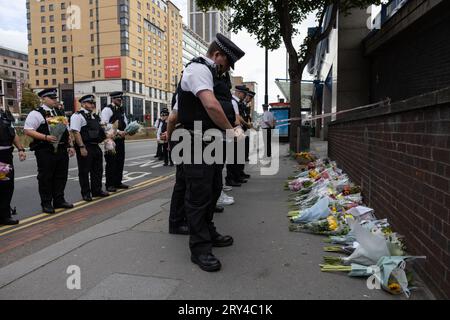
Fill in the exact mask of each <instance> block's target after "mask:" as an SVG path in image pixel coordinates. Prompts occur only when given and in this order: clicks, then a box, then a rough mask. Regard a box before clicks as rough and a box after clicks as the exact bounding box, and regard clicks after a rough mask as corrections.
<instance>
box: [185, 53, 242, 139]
mask: <svg viewBox="0 0 450 320" xmlns="http://www.w3.org/2000/svg"><path fill="white" fill-rule="evenodd" d="M191 63H201V64H203V65H205V66H207V67H208V69H209V70H210V71H211V73H212V76H213V81H214V88H213V89H214V96H215V97H216V99H217V100H218V101H219V103H220V105H221V106H222V109H223V111H224V113H225V115H226V117H227V119H228V121H230V123H231V124H232V125H233V124H234V122H235V121H236V115H235V113H234V109H233V104H232V102H231V100H232V95H231V91H230V89H231V80H230V76H229V74H228V73H227V74H226V75H225V76H220V75H219V74H218V73H217V70H216V69H215V68H213V67H212V66H210V65H209V64H208V63H207V62H206V61H205V59H203V58H201V57H197V58H194V59H192V60H191V62H190V63H189V64H191ZM189 64H188V65H189ZM188 65H187V66H188ZM187 66H186V67H187ZM177 93H178V122H179V123H180V124H181V125H182V126H183V127H184V128H185V129H188V130H193V129H194V121H201V122H202V130H203V131H206V130H208V129H213V128H215V129H220V128H219V127H217V126H216V124H215V123H214V122H213V121H212V120H211V118H210V117H209V115H208V113H207V112H206V110H205V108H204V107H203V105H202V103H201V101H200V99H199V98H198V97H196V96H195V95H194V94H193V93H192V92H190V91H184V90H183V89H182V88H181V81H180V83H179V85H178V88H177Z"/></svg>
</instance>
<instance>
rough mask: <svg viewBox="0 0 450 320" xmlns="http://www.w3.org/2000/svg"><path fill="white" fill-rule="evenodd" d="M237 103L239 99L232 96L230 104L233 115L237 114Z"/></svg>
mask: <svg viewBox="0 0 450 320" xmlns="http://www.w3.org/2000/svg"><path fill="white" fill-rule="evenodd" d="M237 101H239V98H238V97H236V96H235V95H233V99H231V103H233V109H234V113H235V114H239V105H238V103H237Z"/></svg>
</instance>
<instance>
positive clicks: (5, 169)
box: [0, 162, 12, 181]
mask: <svg viewBox="0 0 450 320" xmlns="http://www.w3.org/2000/svg"><path fill="white" fill-rule="evenodd" d="M11 171H12V167H11V166H10V165H9V164H6V163H3V162H0V181H8V180H9V178H8V174H9V173H10V172H11Z"/></svg>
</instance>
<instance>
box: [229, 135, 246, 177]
mask: <svg viewBox="0 0 450 320" xmlns="http://www.w3.org/2000/svg"><path fill="white" fill-rule="evenodd" d="M240 149H241V148H238V142H237V140H236V139H235V140H234V159H233V163H229V164H227V165H226V168H227V175H226V176H225V180H226V181H227V182H228V181H231V180H234V181H239V180H241V178H242V177H241V176H242V173H243V171H244V167H245V164H239V163H238V152H239V151H240ZM225 150H226V149H225Z"/></svg>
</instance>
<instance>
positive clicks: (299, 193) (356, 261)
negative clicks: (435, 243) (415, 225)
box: [285, 152, 425, 298]
mask: <svg viewBox="0 0 450 320" xmlns="http://www.w3.org/2000/svg"><path fill="white" fill-rule="evenodd" d="M294 158H295V159H296V160H297V162H298V163H299V170H298V171H296V174H295V176H292V177H290V178H289V179H288V181H286V183H285V189H286V190H289V191H290V192H291V193H290V195H289V201H288V202H289V206H290V210H291V211H289V213H288V217H289V219H290V225H289V230H290V231H293V232H308V233H313V234H319V235H323V236H326V238H325V240H324V241H325V242H326V243H327V246H325V247H324V251H325V252H327V255H326V256H324V261H323V264H320V265H319V266H320V269H321V271H323V272H346V273H348V275H349V276H351V277H364V278H370V279H369V280H371V281H372V282H373V283H375V285H377V284H378V285H379V287H380V288H382V289H384V290H386V291H387V292H389V293H391V294H395V295H398V294H404V295H405V296H406V297H408V298H409V296H410V291H411V290H412V289H414V287H413V281H412V280H413V279H412V272H411V269H410V262H411V261H412V260H414V259H418V258H425V257H414V256H409V255H408V254H407V251H406V246H405V243H404V239H403V237H402V236H401V235H399V234H398V233H396V232H394V231H393V230H392V228H391V226H390V224H389V222H388V220H387V219H377V218H376V216H375V212H374V210H373V209H371V208H368V207H366V206H365V205H364V203H363V198H362V195H361V191H362V190H361V188H360V187H359V186H357V185H355V184H354V183H352V182H351V181H350V179H349V177H348V176H347V175H346V174H345V173H344V172H343V171H342V170H341V169H339V168H338V167H337V165H336V163H335V162H333V161H330V160H328V159H317V158H316V157H315V156H314V154H312V153H307V152H302V153H298V154H294ZM333 253H338V254H340V255H339V256H332V255H331V254H333Z"/></svg>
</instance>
